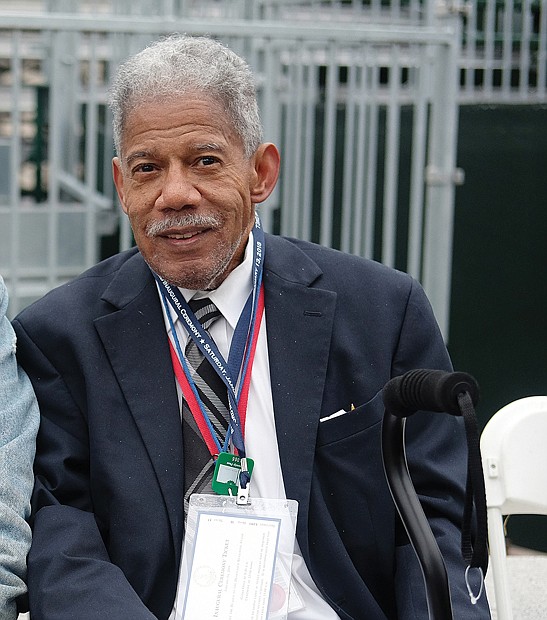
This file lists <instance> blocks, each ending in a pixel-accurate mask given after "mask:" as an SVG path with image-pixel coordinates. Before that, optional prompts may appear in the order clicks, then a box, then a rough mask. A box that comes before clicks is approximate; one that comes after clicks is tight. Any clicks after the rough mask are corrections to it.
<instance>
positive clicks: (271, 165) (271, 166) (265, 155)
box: [250, 142, 281, 204]
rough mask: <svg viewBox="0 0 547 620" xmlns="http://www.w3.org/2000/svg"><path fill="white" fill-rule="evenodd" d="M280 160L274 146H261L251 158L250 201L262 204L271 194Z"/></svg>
mask: <svg viewBox="0 0 547 620" xmlns="http://www.w3.org/2000/svg"><path fill="white" fill-rule="evenodd" d="M280 161H281V158H280V156H279V151H278V150H277V147H276V146H275V144H272V143H271V142H265V143H264V144H261V145H260V146H259V147H258V149H257V151H256V153H255V154H254V156H253V162H254V172H255V174H254V179H253V181H252V182H251V188H250V189H251V201H252V203H253V204H258V203H259V202H264V201H265V200H266V198H268V196H269V195H270V194H271V193H272V191H273V189H274V187H275V184H276V183H277V178H278V176H279V166H280Z"/></svg>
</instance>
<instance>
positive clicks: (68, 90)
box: [0, 0, 547, 333]
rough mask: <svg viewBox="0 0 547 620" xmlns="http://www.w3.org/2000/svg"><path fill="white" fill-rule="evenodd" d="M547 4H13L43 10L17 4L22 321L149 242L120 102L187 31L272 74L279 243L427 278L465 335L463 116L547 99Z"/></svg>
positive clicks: (0, 256)
mask: <svg viewBox="0 0 547 620" xmlns="http://www.w3.org/2000/svg"><path fill="white" fill-rule="evenodd" d="M546 2H547V0H541V3H539V2H529V3H528V4H527V5H518V6H517V5H516V4H511V5H508V4H502V5H500V3H499V2H498V3H492V5H490V0H489V2H488V3H482V4H481V3H475V4H473V3H469V4H466V5H465V7H462V6H458V5H455V4H441V5H439V4H435V3H433V2H427V3H423V2H418V1H417V0H405V1H399V2H391V3H386V2H383V1H381V0H371V1H370V2H357V1H356V0H352V1H346V2H341V1H338V2H334V1H333V2H328V1H321V2H317V1H313V0H309V1H303V0H302V1H299V0H296V1H292V0H291V1H290V2H289V1H286V0H253V1H249V0H231V1H230V2H222V1H218V0H217V1H215V0H199V1H197V0H163V1H158V2H156V3H150V2H142V1H141V0H132V1H127V0H117V1H114V0H112V1H110V2H108V1H103V2H99V1H93V0H89V1H88V2H79V3H74V2H71V1H67V0H51V1H49V2H47V3H44V2H38V1H37V0H36V1H35V2H33V1H32V0H31V1H30V2H25V3H13V2H10V3H9V7H10V8H13V7H14V5H20V6H22V5H23V4H24V6H25V8H30V9H31V10H30V11H28V12H21V11H19V13H17V12H13V11H9V10H7V8H8V3H7V2H5V0H0V171H2V170H3V171H9V172H8V174H5V172H4V174H3V176H2V172H0V272H2V273H3V275H4V278H5V279H6V281H7V283H8V286H9V289H10V295H11V299H12V302H11V305H10V314H12V315H13V314H15V313H16V312H17V311H18V310H19V309H21V308H22V307H24V306H25V305H26V304H28V303H29V302H30V301H32V300H33V299H35V298H37V297H39V296H40V295H42V294H44V293H45V292H46V291H47V290H49V289H50V288H52V287H53V286H55V285H57V284H58V283H60V282H63V281H66V280H67V279H69V278H71V277H73V276H74V275H76V274H77V273H80V272H81V271H82V270H83V269H85V268H86V267H87V266H89V265H91V264H93V263H94V262H96V261H97V260H98V259H99V258H100V257H101V256H102V255H104V254H105V253H106V252H108V251H109V249H111V248H114V249H118V248H119V249H123V248H125V247H128V246H129V245H130V244H131V243H132V238H131V234H130V230H129V227H128V225H127V221H126V220H125V218H122V219H120V217H119V210H118V208H117V206H116V198H115V192H114V189H113V185H112V181H111V174H110V160H111V156H112V137H111V128H110V118H109V113H108V110H107V108H106V103H105V102H106V92H107V88H108V84H109V80H110V77H111V75H112V73H113V70H114V67H115V66H116V65H117V64H118V63H119V62H120V61H121V60H123V59H124V58H125V57H126V56H127V55H128V54H130V53H132V52H134V51H137V50H138V49H140V48H141V47H143V46H144V45H145V44H146V43H148V42H149V41H150V40H152V39H154V38H156V37H157V36H160V35H162V34H167V33H170V32H174V31H184V32H188V33H193V34H209V35H212V36H216V37H218V38H220V39H222V40H223V41H224V42H226V43H227V44H228V45H230V46H231V47H233V48H234V49H235V50H236V51H238V52H240V53H241V54H243V55H244V56H245V57H246V58H247V59H248V61H249V62H250V64H251V65H252V66H253V69H254V70H255V73H256V76H257V87H258V92H259V100H260V106H261V112H262V117H263V122H264V126H265V133H266V138H267V139H268V140H271V141H274V142H276V143H278V144H279V145H280V147H281V150H282V154H283V168H282V174H281V177H280V183H279V186H278V189H277V190H276V192H275V194H274V195H273V196H272V197H271V198H270V199H269V201H268V202H267V203H266V204H265V205H263V206H262V207H261V216H262V219H263V221H264V224H265V228H266V229H268V230H271V231H273V232H281V233H283V234H288V235H293V236H297V237H300V238H306V239H312V240H315V241H319V242H321V243H323V244H325V245H331V246H334V247H339V248H341V249H343V250H345V251H348V252H353V253H355V254H360V255H363V256H369V257H372V258H375V259H377V260H380V261H382V262H384V263H386V264H390V265H394V266H396V267H398V268H401V269H404V270H406V271H408V272H410V273H411V274H412V275H414V276H415V277H417V278H418V279H420V280H421V281H422V283H423V284H424V286H425V288H426V291H427V293H428V295H429V297H430V299H431V300H432V303H433V306H434V309H435V312H436V314H437V318H438V320H439V322H440V324H441V327H442V328H443V330H444V332H445V333H448V308H449V302H450V300H449V291H450V269H451V248H452V220H453V200H454V184H455V183H457V182H461V180H462V179H461V174H460V173H459V171H458V170H457V169H456V168H455V152H456V136H457V106H458V102H462V101H463V102H468V101H473V102H478V101H493V100H496V97H497V98H498V99H500V98H503V100H504V101H510V102H522V101H526V102H529V101H534V102H537V101H545V47H546V46H545V32H546V28H545V15H546V10H545V3H546ZM490 6H492V7H493V8H489V7H490ZM519 7H520V9H519ZM502 9H503V10H502ZM517 9H519V10H520V15H521V16H522V19H520V20H519V19H517V17H516V15H517V14H518V10H517ZM69 11H70V12H69ZM75 11H79V12H78V13H75ZM509 13H510V14H511V16H512V17H511V19H509V17H507V15H508V14H509ZM492 14H494V15H495V16H496V17H495V19H494V22H492V17H491V16H492ZM502 16H503V19H502ZM312 17H313V21H312V19H311V18H312ZM492 23H494V25H495V27H491V26H492ZM500 23H502V24H503V27H504V30H503V33H504V36H505V34H507V32H509V31H510V32H511V33H512V37H511V41H513V43H512V44H511V53H509V51H508V49H509V44H508V43H505V42H504V41H505V39H504V38H503V39H502V41H501V43H500V33H499V25H500ZM525 24H528V26H525ZM516 39H518V43H517V42H516ZM526 50H528V51H526ZM515 72H519V73H518V75H521V74H522V76H523V77H521V78H520V79H516V78H515V75H516V73H515ZM509 75H510V76H511V77H510V78H509V77H507V76H509ZM504 76H505V77H504ZM524 76H526V77H524ZM106 248H108V249H106Z"/></svg>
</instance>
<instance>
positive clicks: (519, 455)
mask: <svg viewBox="0 0 547 620" xmlns="http://www.w3.org/2000/svg"><path fill="white" fill-rule="evenodd" d="M480 444H481V453H482V460H483V470H484V478H485V485H486V503H487V509H488V538H489V544H490V569H489V572H491V573H492V575H491V576H492V581H493V585H494V597H492V594H491V593H490V594H489V596H490V599H491V600H492V599H494V600H493V601H492V603H493V604H492V606H493V607H495V610H496V614H497V618H498V620H512V619H513V611H514V610H513V608H512V605H511V593H510V591H511V589H512V588H514V586H515V584H514V583H511V581H510V578H509V575H510V571H508V565H507V560H508V558H507V555H506V546H505V535H504V525H503V516H502V515H511V514H539V515H547V396H530V397H527V398H521V399H520V400H516V401H514V402H512V403H509V404H508V405H506V406H505V407H503V408H502V409H500V410H499V411H498V412H497V413H495V414H494V416H493V417H492V418H491V419H490V420H489V422H488V423H487V424H486V426H485V428H484V431H483V433H482V435H481V440H480ZM530 557H534V560H535V562H534V564H532V565H530V567H529V570H530V574H531V575H532V571H534V573H533V575H534V576H536V575H537V560H538V559H540V560H541V561H543V560H545V562H544V567H545V569H547V558H543V557H542V558H538V557H537V556H530ZM513 559H514V560H519V561H520V560H522V559H523V558H522V557H517V556H515V557H514V558H513V557H511V558H509V560H511V561H512V560H513ZM545 569H544V570H545ZM521 572H522V571H521ZM524 579H526V576H524ZM530 581H532V580H530ZM533 594H536V595H537V596H541V597H543V598H544V599H545V593H544V588H541V590H540V592H534V593H533ZM527 597H528V598H530V599H531V598H533V595H527ZM526 604H527V605H528V604H530V605H532V606H533V605H534V604H536V605H537V601H535V602H534V601H532V600H530V601H528V600H526ZM534 613H535V612H534ZM537 613H538V615H529V613H528V612H524V614H525V615H523V616H520V617H527V618H528V617H530V618H532V617H537V618H545V617H547V616H546V615H545V607H543V611H542V612H541V611H538V612H537ZM540 614H543V615H540Z"/></svg>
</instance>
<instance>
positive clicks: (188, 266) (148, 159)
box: [113, 96, 258, 290]
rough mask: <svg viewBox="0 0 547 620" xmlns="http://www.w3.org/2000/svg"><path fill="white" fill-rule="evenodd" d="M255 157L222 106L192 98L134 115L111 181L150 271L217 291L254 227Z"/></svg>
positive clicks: (163, 103) (148, 107) (153, 105)
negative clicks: (242, 140) (114, 185)
mask: <svg viewBox="0 0 547 620" xmlns="http://www.w3.org/2000/svg"><path fill="white" fill-rule="evenodd" d="M255 159H256V156H255V157H252V158H251V159H249V158H247V157H246V156H245V154H244V151H243V145H242V142H241V139H240V138H239V137H238V136H236V134H235V132H234V131H233V130H232V129H231V123H230V121H229V119H228V117H227V115H226V114H225V112H224V110H223V108H222V107H221V105H220V104H219V103H217V102H216V101H214V100H212V99H208V98H206V97H202V96H189V97H181V98H176V99H171V100H167V101H158V102H154V103H145V104H142V105H140V106H139V107H137V108H136V109H135V110H133V111H132V112H131V113H130V114H129V116H128V119H127V123H126V126H125V129H124V132H123V136H122V145H121V156H120V158H119V159H118V158H115V159H114V161H113V174H114V181H115V184H116V188H117V190H118V196H119V198H120V201H121V204H122V208H123V210H124V212H125V213H126V214H127V216H128V217H129V221H130V222H131V227H132V229H133V234H134V236H135V241H136V243H137V245H138V247H139V249H140V251H141V253H142V255H143V257H144V259H145V260H146V261H147V263H148V264H149V265H150V266H151V268H152V269H153V270H154V271H155V272H156V273H158V274H159V275H160V276H162V277H163V278H165V279H166V280H167V281H169V282H171V283H173V284H175V285H177V286H181V287H183V288H189V289H200V290H205V289H208V288H216V287H217V286H218V285H219V284H220V283H221V282H222V281H223V280H224V278H225V277H226V276H227V275H228V273H230V271H232V269H234V267H236V266H237V265H238V264H239V263H240V262H241V259H242V257H243V252H244V248H245V244H246V241H247V238H248V235H249V232H250V230H251V229H252V227H253V224H254V203H255V202H258V200H256V197H255V195H254V193H253V192H254V189H255V187H256V184H257V171H256V170H255V166H256V161H255Z"/></svg>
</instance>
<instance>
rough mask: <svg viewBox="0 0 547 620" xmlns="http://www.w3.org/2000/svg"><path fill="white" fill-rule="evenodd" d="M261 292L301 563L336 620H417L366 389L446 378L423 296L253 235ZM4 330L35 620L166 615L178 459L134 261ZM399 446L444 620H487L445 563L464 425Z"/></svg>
mask: <svg viewBox="0 0 547 620" xmlns="http://www.w3.org/2000/svg"><path fill="white" fill-rule="evenodd" d="M264 284H265V294H266V298H265V299H266V321H267V333H268V350H269V359H270V367H271V386H272V394H273V402H274V410H275V420H276V428H277V441H278V444H279V453H280V458H281V465H282V469H283V478H284V481H285V487H286V492H287V496H288V497H290V498H294V499H296V500H298V502H299V514H298V526H297V536H298V541H299V544H300V547H301V549H302V553H303V555H304V558H305V560H306V562H307V564H308V567H309V569H310V571H311V573H312V575H313V577H314V579H315V581H316V583H317V585H318V586H319V588H320V589H321V591H322V592H323V594H324V596H325V598H326V599H327V600H328V601H329V602H330V603H331V604H332V605H333V607H334V608H335V609H336V610H337V611H338V613H339V615H340V617H341V618H343V619H349V618H355V619H360V618H363V619H366V620H375V619H378V620H381V619H385V618H401V619H403V618H405V619H406V618H420V619H422V618H424V619H425V618H427V608H426V603H425V595H424V589H423V580H422V575H421V572H420V568H419V565H418V563H417V560H416V558H415V556H414V553H413V550H412V548H411V547H410V545H408V544H407V541H406V540H405V537H404V535H403V534H402V528H401V527H400V525H399V524H398V519H397V517H396V511H395V508H394V506H393V502H392V500H391V497H390V494H389V491H388V488H387V485H386V482H385V478H384V473H383V468H382V462H381V444H380V429H381V419H382V415H383V405H382V402H381V389H382V387H383V386H384V384H385V383H386V382H387V381H388V380H389V379H390V378H391V377H393V376H396V375H399V374H402V373H403V372H405V371H407V370H409V369H411V368H441V369H446V370H449V369H450V368H451V367H450V361H449V358H448V355H447V352H446V348H445V346H444V343H443V340H442V338H441V335H440V333H439V330H438V328H437V325H436V323H435V320H434V318H433V315H432V312H431V308H430V306H429V303H428V302H427V300H426V298H425V295H424V293H423V291H422V289H421V288H420V286H419V285H418V284H417V283H416V282H415V281H413V280H412V279H411V278H410V277H408V276H407V275H405V274H402V273H399V272H396V271H394V270H392V269H389V268H386V267H385V266H382V265H379V264H377V263H374V262H372V261H367V260H364V259H361V258H357V257H353V256H348V255H345V254H342V253H340V252H336V251H334V250H330V249H326V248H322V247H320V246H317V245H313V244H309V243H305V242H301V241H296V240H289V239H283V238H281V237H272V236H269V235H268V236H267V239H266V258H265V272H264ZM14 326H15V328H16V331H17V334H18V338H19V351H18V355H19V359H20V362H21V363H22V365H23V366H24V368H25V369H26V371H27V372H28V374H29V375H30V377H31V380H32V382H33V385H34V388H35V390H36V394H37V396H38V399H39V403H40V406H41V414H42V423H41V428H40V432H39V439H38V448H37V458H36V466H35V470H36V476H37V478H36V487H35V492H34V497H33V514H34V524H33V530H34V541H33V545H32V548H31V552H30V556H29V597H30V606H31V614H32V619H33V620H42V619H50V620H64V619H66V620H74V619H75V618H77V619H78V620H92V619H93V620H98V619H101V620H102V619H104V618H117V619H120V618H127V619H131V620H141V619H142V620H145V619H151V618H155V617H157V618H160V619H165V618H167V617H168V616H169V613H170V611H171V608H172V605H173V601H174V596H175V591H176V583H177V572H178V567H179V563H180V556H181V548H182V539H183V525H184V524H183V518H184V517H183V507H182V499H181V490H182V488H183V454H182V438H181V426H180V417H179V411H178V404H177V394H176V388H175V380H174V375H173V369H172V366H171V360H170V356H169V351H168V343H167V338H166V333H165V326H164V322H163V316H162V312H161V308H160V302H159V298H158V294H157V290H156V287H155V284H154V280H153V278H152V276H151V273H150V271H149V269H148V267H147V266H146V264H145V263H144V261H143V259H142V257H141V255H140V254H139V253H138V252H137V251H136V250H131V251H129V252H126V253H122V254H119V255H117V256H115V257H113V258H111V259H108V260H106V261H103V262H102V263H100V264H99V265H97V266H95V267H93V268H92V269H90V270H89V271H87V272H86V273H84V274H83V275H82V276H80V277H78V278H77V279H76V280H75V281H73V282H71V283H69V284H67V285H64V286H62V287H60V288H58V289H56V290H54V291H52V292H51V293H49V294H48V295H46V296H45V297H44V298H43V299H41V300H40V301H38V302H37V303H36V304H34V305H33V306H31V307H30V308H28V309H26V310H24V311H23V312H22V313H21V314H20V315H19V316H18V317H17V318H16V320H15V321H14ZM351 406H355V410H353V411H351V413H349V414H346V415H344V416H340V417H336V418H333V419H332V420H328V421H325V422H320V421H319V420H320V418H323V417H326V416H328V415H329V414H331V413H334V412H335V411H338V410H340V409H346V410H347V409H350V408H351ZM407 452H408V459H409V464H410V468H411V471H412V475H413V479H414V483H415V486H416V488H417V489H418V491H419V495H420V498H421V500H422V502H423V506H424V510H425V512H426V514H427V515H428V517H429V519H430V523H431V526H432V528H433V531H434V533H435V535H436V536H437V540H438V542H439V546H440V548H441V550H442V552H443V554H444V558H445V562H446V564H447V568H448V572H449V577H450V583H451V590H452V597H453V606H454V617H455V618H465V619H466V620H468V619H472V618H487V617H489V613H488V611H487V610H486V605H485V603H484V599H483V600H482V601H481V603H480V604H479V605H476V606H472V605H471V604H470V602H469V597H468V596H467V593H466V588H465V583H464V569H465V566H464V564H463V561H462V560H461V553H460V531H459V527H460V524H461V519H462V506H463V486H464V483H465V472H466V448H465V439H464V434H463V431H462V426H461V421H460V420H458V419H455V418H453V417H452V416H448V415H442V414H427V413H418V414H416V415H415V416H413V417H412V418H411V419H410V420H409V422H408V424H407ZM310 620H313V619H310Z"/></svg>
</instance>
